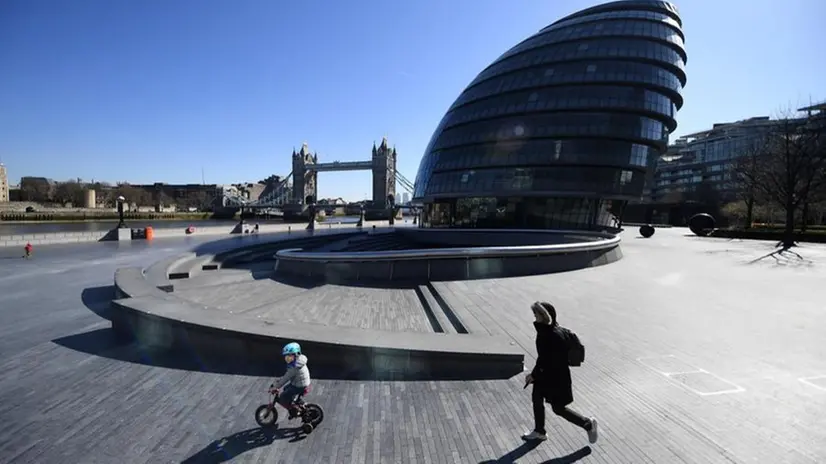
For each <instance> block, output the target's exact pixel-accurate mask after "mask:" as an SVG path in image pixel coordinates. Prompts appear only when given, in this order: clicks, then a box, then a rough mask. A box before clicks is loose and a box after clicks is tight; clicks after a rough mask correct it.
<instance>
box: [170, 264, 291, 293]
mask: <svg viewBox="0 0 826 464" xmlns="http://www.w3.org/2000/svg"><path fill="white" fill-rule="evenodd" d="M273 266H275V262H274V261H273V262H269V263H256V265H255V266H250V267H248V268H241V269H237V268H224V269H220V270H217V271H201V272H199V273H197V274H195V275H194V276H193V277H190V278H188V279H180V280H176V281H175V282H174V283H173V289H174V291H175V292H176V293H179V292H182V291H185V290H190V289H194V288H201V287H213V286H216V285H224V284H234V283H244V282H253V281H256V280H261V279H268V278H270V277H272V275H273V274H274V273H275V272H274V271H273Z"/></svg>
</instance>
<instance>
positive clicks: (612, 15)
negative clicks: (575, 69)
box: [539, 10, 682, 33]
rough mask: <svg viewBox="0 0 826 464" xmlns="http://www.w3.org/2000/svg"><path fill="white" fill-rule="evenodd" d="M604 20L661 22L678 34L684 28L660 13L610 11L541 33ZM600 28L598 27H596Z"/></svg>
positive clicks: (579, 18)
mask: <svg viewBox="0 0 826 464" xmlns="http://www.w3.org/2000/svg"><path fill="white" fill-rule="evenodd" d="M603 19H645V20H649V21H659V22H662V23H666V24H670V25H671V26H673V27H674V29H676V30H677V31H678V32H682V26H681V25H680V23H679V22H677V21H676V20H675V19H674V18H672V17H671V16H668V15H667V14H665V13H658V12H655V11H628V10H625V11H608V12H604V13H595V14H590V15H587V16H580V17H577V18H571V19H568V20H564V21H559V22H557V23H554V24H551V25H550V26H548V27H546V28H544V29H542V30H541V31H539V32H540V33H544V32H546V31H552V30H557V29H562V28H565V27H571V26H575V25H577V24H585V23H592V22H596V21H601V20H603ZM595 27H598V25H595Z"/></svg>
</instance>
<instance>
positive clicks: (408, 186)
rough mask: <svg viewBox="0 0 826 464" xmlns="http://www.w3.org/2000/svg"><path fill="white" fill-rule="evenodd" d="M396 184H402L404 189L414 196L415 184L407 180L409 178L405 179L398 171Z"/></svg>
mask: <svg viewBox="0 0 826 464" xmlns="http://www.w3.org/2000/svg"><path fill="white" fill-rule="evenodd" d="M396 182H398V183H399V184H401V186H402V188H403V189H405V190H407V191H408V192H409V193H410V194H411V195H413V182H410V181H409V180H407V177H404V175H402V173H400V172H399V171H396Z"/></svg>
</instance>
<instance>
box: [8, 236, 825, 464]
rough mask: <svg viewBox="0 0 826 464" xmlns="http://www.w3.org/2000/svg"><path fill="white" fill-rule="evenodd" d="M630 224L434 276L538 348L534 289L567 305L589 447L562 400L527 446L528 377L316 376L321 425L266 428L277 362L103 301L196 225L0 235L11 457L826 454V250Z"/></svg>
mask: <svg viewBox="0 0 826 464" xmlns="http://www.w3.org/2000/svg"><path fill="white" fill-rule="evenodd" d="M634 235H635V234H634V233H632V232H629V233H626V234H625V237H624V244H623V247H624V254H625V258H624V259H623V260H621V261H619V262H617V263H614V264H611V265H608V266H601V267H597V268H591V269H587V270H582V271H576V272H572V273H566V274H556V275H549V276H539V277H527V278H515V279H508V280H504V281H473V282H459V283H439V284H438V285H440V287H439V290H440V292H441V293H442V294H443V295H445V297H446V299H449V300H450V301H449V302H450V304H452V305H454V306H457V305H465V306H467V307H468V308H469V309H471V310H473V311H474V312H475V313H476V314H477V315H478V316H477V317H478V320H479V322H480V323H481V324H483V325H484V326H485V327H486V328H487V330H488V331H490V332H492V333H498V334H508V335H510V336H511V337H513V339H514V340H515V341H516V342H517V343H518V344H519V345H520V346H522V347H523V348H524V349H525V351H526V353H527V354H528V356H527V363H528V364H530V365H532V364H533V362H534V358H533V356H534V349H533V335H534V334H533V329H532V327H531V314H530V312H529V311H528V309H527V308H528V303H529V302H530V301H533V300H535V299H538V298H547V299H550V300H552V301H553V302H554V303H555V304H556V305H557V307H558V308H559V313H560V320H561V321H562V322H563V323H565V324H566V325H569V326H571V327H572V328H574V329H575V330H577V332H578V333H579V334H580V336H581V337H582V339H583V340H584V342H585V344H586V345H587V354H588V358H587V360H586V363H585V364H584V365H583V366H582V367H581V368H578V369H575V370H574V374H573V375H574V382H575V390H574V391H575V397H576V400H577V401H576V403H575V405H576V406H577V407H578V408H579V409H581V410H582V411H583V412H586V413H594V414H596V415H597V416H598V417H599V418H600V428H601V438H600V441H599V442H598V443H597V444H595V445H591V446H590V447H587V442H586V439H585V436H584V434H582V433H581V432H580V431H579V430H577V429H575V428H573V427H572V426H570V425H568V424H566V423H563V422H562V421H561V420H559V419H558V418H555V417H553V416H552V415H549V417H548V431H549V435H550V439H549V440H548V441H547V442H544V443H541V444H539V445H538V446H527V445H523V444H522V442H521V441H520V439H519V434H520V433H521V432H523V431H524V430H526V429H527V428H529V427H530V425H531V422H532V419H531V409H530V404H529V394H528V392H527V391H525V390H522V388H521V383H522V378H521V376H517V377H515V378H513V379H511V380H506V381H482V382H368V381H341V380H334V379H318V380H316V387H315V390H314V392H313V400H314V401H316V402H318V403H320V404H322V405H323V407H324V408H325V411H326V419H325V422H324V423H323V424H322V425H321V427H320V428H319V429H318V430H317V431H316V432H314V433H313V434H312V435H310V436H309V437H307V438H305V439H303V440H296V439H295V438H294V437H292V436H291V435H290V434H289V433H287V432H284V431H279V432H274V433H272V432H271V433H268V432H263V431H261V430H259V429H256V427H255V423H254V421H253V416H252V413H253V410H254V408H255V406H256V405H257V404H259V403H261V402H262V401H263V400H264V399H265V395H264V390H265V388H266V386H267V385H268V384H269V383H270V379H268V378H262V377H256V376H253V375H241V374H239V373H238V366H239V365H242V364H243V360H238V363H237V364H236V365H234V366H221V365H216V364H214V363H211V362H210V361H209V360H202V359H194V360H193V359H186V358H183V357H180V358H170V357H164V356H158V355H156V354H153V353H148V352H141V351H140V350H138V349H136V347H135V346H132V345H130V344H122V343H119V342H118V341H116V340H115V339H114V338H113V337H112V334H111V332H110V330H109V328H108V324H107V322H106V321H105V320H104V319H102V318H101V315H103V316H105V315H106V314H105V312H106V307H107V305H106V304H105V300H106V297H107V296H108V291H109V286H110V284H111V283H112V275H113V272H114V271H115V269H116V268H118V267H122V266H128V265H143V266H145V265H148V264H150V263H152V262H155V261H157V260H159V259H161V258H162V257H164V256H166V255H169V254H171V253H176V252H179V251H181V250H182V249H183V248H184V247H185V245H184V241H183V240H180V239H160V240H156V241H155V242H153V243H132V244H129V245H120V244H117V243H89V244H75V245H55V246H48V245H44V246H41V247H39V248H38V254H37V256H36V257H35V259H34V260H31V261H25V260H22V259H20V258H19V257H18V256H17V254H16V253H15V250H10V249H0V298H2V299H0V372H2V375H0V461H1V462H15V463H16V462H25V463H52V462H55V463H58V462H59V463H63V462H77V463H143V462H145V463H156V462H226V461H231V462H273V463H300V462H307V463H328V462H329V463H347V462H357V463H361V462H386V463H404V462H411V463H412V462H415V463H431V462H432V463H450V464H452V463H455V462H474V463H475V462H514V461H516V462H528V463H537V462H556V463H561V462H575V461H576V460H577V459H579V458H583V459H582V462H593V463H612V464H616V463H645V462H654V463H675V462H690V463H704V464H706V463H718V462H719V463H745V462H766V463H768V462H771V463H816V462H826V421H823V418H822V415H823V411H824V410H826V343H824V342H823V340H826V312H825V311H823V301H826V286H824V285H823V281H824V277H825V276H826V248H824V247H822V246H819V245H807V246H804V247H801V248H799V249H796V250H795V251H797V252H798V253H800V255H802V257H803V259H798V258H796V257H793V256H779V257H776V258H777V259H775V258H773V257H766V258H764V259H762V260H759V261H755V262H753V263H751V264H749V263H750V262H751V261H754V260H756V259H758V258H759V257H760V256H763V255H766V254H767V253H769V252H770V251H771V244H769V243H766V242H738V241H728V240H718V239H700V238H696V237H687V236H686V231H685V230H684V229H671V230H666V229H660V230H658V231H657V233H656V235H655V236H654V237H653V238H651V239H648V240H643V239H637V238H636V237H635V236H634ZM197 240H203V241H208V240H210V239H209V238H202V239H197ZM309 356H310V360H311V362H312V353H309ZM278 358H279V357H278V356H277V353H273V362H279V359H278ZM246 374H249V373H246ZM586 455H587V457H586Z"/></svg>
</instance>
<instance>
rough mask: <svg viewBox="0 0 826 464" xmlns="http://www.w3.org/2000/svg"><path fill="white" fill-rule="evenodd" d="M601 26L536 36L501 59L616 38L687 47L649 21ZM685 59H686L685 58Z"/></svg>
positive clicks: (668, 29) (671, 30)
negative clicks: (562, 44)
mask: <svg viewBox="0 0 826 464" xmlns="http://www.w3.org/2000/svg"><path fill="white" fill-rule="evenodd" d="M599 25H601V26H602V27H600V28H596V27H594V26H595V25H591V27H584V28H580V29H581V30H579V31H577V30H576V29H563V30H558V31H550V32H546V33H543V34H537V35H534V36H533V37H531V38H529V39H528V40H526V41H524V42H522V43H520V44H519V45H517V46H515V47H513V48H511V49H510V50H508V51H507V52H505V54H504V55H502V56H501V57H500V59H506V58H508V57H509V56H512V55H515V54H518V53H521V52H523V51H526V50H530V49H533V48H537V47H543V46H546V45H550V44H554V43H559V42H569V41H573V40H580V39H593V38H602V37H615V36H624V37H645V38H650V39H656V40H662V41H665V42H668V43H671V44H674V46H675V47H677V48H679V49H680V50H682V49H683V47H684V45H685V44H684V43H683V38H682V37H680V34H679V33H678V32H677V31H676V30H674V28H672V27H671V26H668V25H666V24H657V23H652V22H649V21H606V22H604V23H599ZM683 58H685V57H684V56H683Z"/></svg>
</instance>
